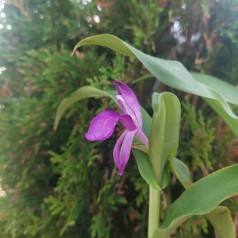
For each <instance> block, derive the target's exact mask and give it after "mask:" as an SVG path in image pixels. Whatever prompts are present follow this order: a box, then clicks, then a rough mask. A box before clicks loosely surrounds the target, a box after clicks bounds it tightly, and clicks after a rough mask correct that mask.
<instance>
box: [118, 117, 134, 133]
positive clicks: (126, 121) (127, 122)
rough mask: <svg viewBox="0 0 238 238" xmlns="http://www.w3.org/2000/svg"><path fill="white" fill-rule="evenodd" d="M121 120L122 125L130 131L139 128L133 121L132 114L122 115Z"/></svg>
mask: <svg viewBox="0 0 238 238" xmlns="http://www.w3.org/2000/svg"><path fill="white" fill-rule="evenodd" d="M119 122H121V123H122V125H123V126H124V127H125V128H126V129H127V130H129V131H134V130H136V129H137V126H136V125H135V123H134V122H133V120H132V118H131V116H130V115H128V114H123V115H120V117H119Z"/></svg>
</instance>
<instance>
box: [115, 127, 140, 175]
mask: <svg viewBox="0 0 238 238" xmlns="http://www.w3.org/2000/svg"><path fill="white" fill-rule="evenodd" d="M135 134H136V130H134V131H128V130H126V131H125V132H124V133H123V134H122V135H121V136H120V137H119V139H118V140H117V142H116V145H115V147H114V150H113V158H114V162H115V164H116V166H117V168H118V174H119V175H120V176H122V174H123V172H124V169H125V166H126V164H127V162H128V160H129V158H130V152H131V147H132V142H133V138H134V136H135Z"/></svg>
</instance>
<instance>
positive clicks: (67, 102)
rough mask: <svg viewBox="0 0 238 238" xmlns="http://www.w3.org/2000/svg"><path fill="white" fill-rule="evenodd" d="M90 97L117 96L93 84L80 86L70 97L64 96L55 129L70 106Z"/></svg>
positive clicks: (57, 113)
mask: <svg viewBox="0 0 238 238" xmlns="http://www.w3.org/2000/svg"><path fill="white" fill-rule="evenodd" d="M90 97H110V98H112V99H113V100H115V98H114V97H113V96H112V95H111V94H110V93H108V92H106V91H102V90H99V89H97V88H95V87H92V86H83V87H81V88H79V89H78V90H76V91H75V92H74V93H73V94H71V95H70V96H69V97H67V98H64V99H63V100H62V101H61V103H60V105H59V107H58V109H57V112H56V117H55V122H54V129H55V130H56V129H57V127H58V125H59V122H60V120H61V118H62V116H63V115H64V113H65V112H66V110H67V109H68V108H70V107H71V106H72V105H73V104H74V103H76V102H78V101H80V100H82V99H85V98H90Z"/></svg>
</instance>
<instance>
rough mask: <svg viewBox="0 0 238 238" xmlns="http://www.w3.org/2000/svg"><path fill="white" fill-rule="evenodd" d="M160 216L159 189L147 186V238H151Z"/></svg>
mask: <svg viewBox="0 0 238 238" xmlns="http://www.w3.org/2000/svg"><path fill="white" fill-rule="evenodd" d="M159 218H160V191H158V190H155V189H154V188H153V187H152V186H150V187H149V216H148V238H152V236H153V233H154V231H155V229H157V228H158V227H159Z"/></svg>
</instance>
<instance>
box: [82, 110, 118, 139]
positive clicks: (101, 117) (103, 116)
mask: <svg viewBox="0 0 238 238" xmlns="http://www.w3.org/2000/svg"><path fill="white" fill-rule="evenodd" d="M119 117H120V114H119V113H117V112H114V111H111V110H105V111H102V112H101V113H99V114H98V115H97V116H96V117H94V118H93V120H92V121H91V123H90V126H89V129H88V132H87V133H86V134H85V137H86V139H87V140H90V141H96V140H106V139H108V138H109V137H110V136H111V135H112V133H113V132H114V128H115V126H116V124H117V122H118V120H119Z"/></svg>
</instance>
